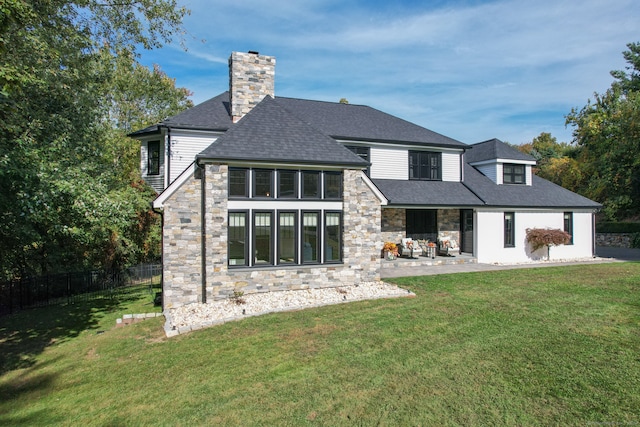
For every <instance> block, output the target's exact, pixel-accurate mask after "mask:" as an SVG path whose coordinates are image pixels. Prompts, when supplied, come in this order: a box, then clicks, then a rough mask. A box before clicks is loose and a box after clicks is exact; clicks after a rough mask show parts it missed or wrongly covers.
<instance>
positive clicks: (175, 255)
mask: <svg viewBox="0 0 640 427" xmlns="http://www.w3.org/2000/svg"><path fill="white" fill-rule="evenodd" d="M227 180H228V167H227V166H226V165H206V166H205V173H204V176H203V178H201V179H200V180H198V179H196V178H192V179H189V180H188V181H187V182H186V183H185V184H183V186H182V187H181V188H180V189H179V190H178V191H176V193H175V194H174V195H172V196H171V197H170V198H169V200H167V202H166V203H165V213H164V246H163V248H164V251H165V253H164V260H163V268H164V284H163V290H164V295H163V297H164V304H165V305H164V307H165V309H170V308H176V307H179V306H182V305H186V304H191V303H198V302H205V301H213V300H218V299H224V298H228V297H229V296H230V295H233V293H234V291H238V292H244V293H246V294H250V293H256V292H271V291H279V290H291V289H309V288H325V287H335V286H346V285H352V284H356V283H361V282H371V281H376V280H380V259H379V254H380V251H381V250H382V244H383V240H382V237H381V236H382V234H381V231H380V223H381V215H382V213H381V208H380V201H379V200H378V199H377V198H376V196H375V195H374V194H373V192H372V191H371V190H370V189H369V187H368V186H367V185H366V184H365V182H364V180H363V179H362V172H361V171H360V170H345V171H344V191H343V230H344V231H343V262H342V263H341V264H324V265H313V266H311V265H304V266H302V265H296V266H286V267H285V266H274V267H266V268H265V267H258V268H237V269H229V268H228V266H227V240H228V234H227V221H228V209H227V188H228V185H227ZM201 187H204V189H205V192H204V197H202V194H201V192H200V189H201ZM201 203H204V206H205V210H204V214H202V212H201V209H200V206H201ZM202 217H204V219H205V223H204V227H201V222H200V218H202ZM202 234H204V236H205V240H204V243H205V244H204V247H205V258H204V265H205V272H206V286H205V288H206V292H205V293H204V297H203V292H202V276H201V274H200V272H201V271H202V265H203V259H202V257H201V253H202V249H203V248H202V242H203V241H202V239H201V235H202Z"/></svg>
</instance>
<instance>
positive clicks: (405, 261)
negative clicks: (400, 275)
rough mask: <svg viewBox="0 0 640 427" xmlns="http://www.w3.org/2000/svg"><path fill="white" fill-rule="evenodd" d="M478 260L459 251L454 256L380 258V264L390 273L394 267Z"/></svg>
mask: <svg viewBox="0 0 640 427" xmlns="http://www.w3.org/2000/svg"><path fill="white" fill-rule="evenodd" d="M477 262H478V260H477V259H476V258H475V257H474V256H473V255H471V254H469V253H464V252H463V253H460V254H459V255H456V256H436V257H435V258H430V257H426V256H416V257H414V258H407V257H397V258H396V259H394V260H387V259H381V260H380V266H381V270H382V272H383V274H384V272H388V273H391V272H392V271H393V270H395V269H396V268H404V269H406V268H411V267H424V266H438V265H458V264H477Z"/></svg>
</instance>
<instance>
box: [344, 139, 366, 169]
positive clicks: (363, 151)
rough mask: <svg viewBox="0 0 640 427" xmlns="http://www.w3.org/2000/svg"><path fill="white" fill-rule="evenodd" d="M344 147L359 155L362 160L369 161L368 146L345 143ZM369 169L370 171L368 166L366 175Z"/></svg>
mask: <svg viewBox="0 0 640 427" xmlns="http://www.w3.org/2000/svg"><path fill="white" fill-rule="evenodd" d="M346 147H347V148H348V149H349V150H351V151H352V152H353V153H354V154H357V155H358V156H360V158H361V159H362V160H366V161H367V162H369V161H370V160H369V157H370V155H371V149H370V148H369V147H356V146H352V145H347V146H346ZM370 171H371V167H368V168H367V171H366V174H367V176H369V172H370Z"/></svg>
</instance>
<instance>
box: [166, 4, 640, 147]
mask: <svg viewBox="0 0 640 427" xmlns="http://www.w3.org/2000/svg"><path fill="white" fill-rule="evenodd" d="M417 3H418V4H416V2H402V1H396V2H375V1H373V2H372V1H361V2H358V1H352V2H343V1H337V0H336V1H308V2H292V1H290V0H270V1H269V2H265V1H259V0H251V1H247V0H244V1H243V0H236V1H234V2H228V1H220V0H218V1H204V0H191V2H190V3H188V4H187V6H188V7H191V9H192V11H193V13H192V15H191V16H190V17H189V18H188V19H187V20H186V25H187V29H188V31H189V33H190V35H191V37H193V39H191V40H187V44H188V45H189V46H190V51H189V52H188V53H187V54H182V53H179V52H177V51H174V50H171V49H166V50H163V52H164V53H167V52H168V55H165V56H164V57H163V55H162V53H161V54H159V55H157V56H155V57H154V58H156V59H157V61H155V60H154V62H158V63H160V64H161V65H162V66H163V69H165V71H167V73H169V75H172V76H175V77H177V81H178V84H180V85H183V86H186V87H188V88H190V89H191V90H193V91H194V92H195V93H196V95H195V99H196V101H203V100H205V99H207V98H209V97H211V96H214V95H217V94H218V93H219V92H220V91H221V90H225V89H226V86H227V70H226V63H227V58H228V56H229V54H230V52H231V51H233V50H240V51H246V50H259V51H260V52H261V53H264V54H269V55H274V56H276V58H277V66H276V95H281V96H293V97H301V98H313V99H322V100H328V101H337V100H339V99H340V98H342V97H345V98H348V99H349V101H350V102H352V103H361V104H368V105H372V106H374V107H376V108H379V109H381V110H383V111H387V112H389V113H392V114H395V115H398V116H400V117H402V118H405V119H407V120H410V121H414V122H416V123H418V124H421V125H423V126H426V127H429V128H431V129H433V130H435V131H437V132H441V133H444V134H446V135H449V136H451V137H454V138H457V139H461V140H463V141H464V142H475V141H479V140H481V139H487V138H491V137H494V136H495V137H499V138H501V139H506V140H509V141H510V142H524V141H526V140H530V139H531V138H533V137H535V136H536V135H538V134H539V133H540V132H543V131H544V132H548V131H550V132H551V133H552V134H553V135H554V136H557V137H558V139H560V140H569V138H570V130H567V129H564V115H565V114H567V113H569V111H570V109H571V108H572V107H580V106H582V105H584V104H585V103H586V101H587V99H588V98H589V97H591V95H592V94H593V92H594V91H598V92H602V91H604V90H606V88H607V87H608V86H609V84H610V83H611V80H612V78H611V77H610V75H609V71H610V70H612V69H622V68H624V65H625V63H624V59H623V58H622V55H621V52H622V51H623V50H625V49H626V43H629V42H633V41H638V36H637V34H638V33H637V23H638V22H640V2H637V1H636V0H610V1H608V2H602V1H601V0H584V1H582V2H576V1H573V0H539V1H536V2H531V1H528V0H503V1H488V2H466V1H463V2H458V3H456V2H454V1H451V2H449V3H447V4H442V5H441V6H439V7H434V6H432V5H430V4H429V2H427V3H426V4H420V2H417ZM201 39H206V42H205V43H202V42H200V40H201ZM172 58H173V59H172ZM165 64H167V65H165ZM218 80H219V82H218ZM212 82H216V83H212ZM207 88H210V91H208V93H207Z"/></svg>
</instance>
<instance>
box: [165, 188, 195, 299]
mask: <svg viewBox="0 0 640 427" xmlns="http://www.w3.org/2000/svg"><path fill="white" fill-rule="evenodd" d="M200 185H201V181H200V180H199V179H196V178H195V177H194V176H191V177H190V178H189V180H188V181H187V182H185V183H184V184H183V185H182V187H180V188H179V189H178V191H176V192H175V193H174V194H173V195H172V196H171V197H170V198H169V199H168V200H167V201H166V202H165V205H164V211H163V230H162V233H163V235H162V279H163V293H162V297H163V305H164V308H165V309H168V308H175V307H179V306H181V305H185V304H190V303H194V302H201V294H202V291H201V290H202V276H201V274H200V272H201V265H202V258H201V256H200V252H201V242H202V238H201V226H200V224H201V217H200Z"/></svg>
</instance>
